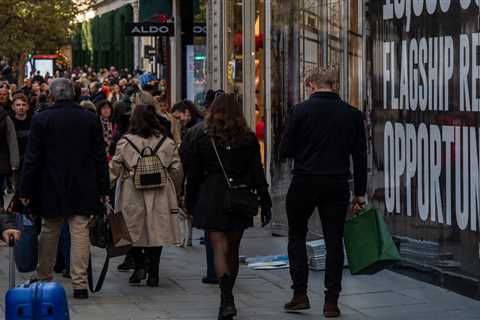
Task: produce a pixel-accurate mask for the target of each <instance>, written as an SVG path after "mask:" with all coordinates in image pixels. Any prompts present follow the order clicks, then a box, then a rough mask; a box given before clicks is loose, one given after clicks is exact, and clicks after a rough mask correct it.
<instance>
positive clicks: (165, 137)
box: [153, 136, 167, 154]
mask: <svg viewBox="0 0 480 320" xmlns="http://www.w3.org/2000/svg"><path fill="white" fill-rule="evenodd" d="M165 140H167V136H163V138H162V140H160V142H159V143H158V144H157V145H156V146H155V148H153V154H157V152H158V150H159V149H160V147H161V146H162V145H163V143H164V142H165Z"/></svg>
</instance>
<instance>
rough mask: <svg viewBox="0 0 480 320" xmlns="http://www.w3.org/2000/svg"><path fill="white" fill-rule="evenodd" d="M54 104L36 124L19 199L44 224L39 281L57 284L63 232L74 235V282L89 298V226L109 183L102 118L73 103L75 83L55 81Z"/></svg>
mask: <svg viewBox="0 0 480 320" xmlns="http://www.w3.org/2000/svg"><path fill="white" fill-rule="evenodd" d="M50 93H51V96H52V98H53V100H54V101H55V104H54V105H53V106H51V107H50V108H48V109H46V110H45V111H43V112H40V113H37V114H36V115H35V116H34V117H33V119H32V123H31V128H30V138H29V142H28V146H27V151H26V154H25V158H24V165H23V170H22V179H21V180H22V181H21V186H20V196H21V197H22V199H23V201H24V203H29V204H30V206H31V209H32V212H33V213H35V214H38V215H39V216H41V217H42V218H43V219H42V220H43V221H42V232H41V234H40V238H39V248H38V251H39V252H38V257H39V261H38V268H37V277H38V279H39V280H46V281H50V280H52V272H53V266H54V263H55V257H56V253H57V244H58V239H59V236H60V231H61V226H62V224H63V221H64V220H67V221H68V223H69V227H70V233H71V244H72V245H71V277H72V285H73V289H74V292H73V296H74V298H79V299H85V298H88V291H87V267H88V260H89V255H90V242H89V233H88V228H87V224H88V221H89V216H90V215H92V214H94V213H95V212H96V210H97V208H98V203H99V199H100V198H104V201H106V200H107V199H108V197H107V196H108V194H109V188H110V181H109V174H108V166H107V160H106V159H107V158H106V154H105V143H104V140H103V132H102V127H101V124H100V120H99V119H98V117H97V115H95V114H93V113H91V112H88V111H86V110H84V109H82V108H81V107H80V106H79V105H77V104H76V103H75V102H73V101H72V100H73V98H74V91H73V86H72V83H71V81H70V80H67V79H63V78H62V79H57V80H54V81H53V82H52V84H51V87H50Z"/></svg>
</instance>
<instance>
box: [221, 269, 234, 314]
mask: <svg viewBox="0 0 480 320" xmlns="http://www.w3.org/2000/svg"><path fill="white" fill-rule="evenodd" d="M233 281H234V280H233V278H232V276H230V275H228V274H224V275H223V276H221V277H220V278H219V279H218V283H219V285H220V291H221V302H220V309H219V311H218V320H227V319H232V318H233V317H234V316H236V315H237V308H236V307H235V299H234V297H233V292H232V290H233V283H234V282H233Z"/></svg>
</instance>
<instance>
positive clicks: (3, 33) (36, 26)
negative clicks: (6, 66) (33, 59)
mask: <svg viewBox="0 0 480 320" xmlns="http://www.w3.org/2000/svg"><path fill="white" fill-rule="evenodd" d="M85 5H88V4H87V0H0V8H1V9H0V43H1V45H0V57H1V56H5V57H8V58H9V59H10V60H11V61H12V62H22V61H21V57H22V54H23V55H24V54H27V53H30V52H33V53H52V52H56V49H57V48H58V47H60V46H62V45H64V44H66V43H68V41H69V38H70V36H71V35H72V31H73V23H72V22H73V21H74V19H75V16H76V15H77V14H78V13H79V10H81V9H82V8H85Z"/></svg>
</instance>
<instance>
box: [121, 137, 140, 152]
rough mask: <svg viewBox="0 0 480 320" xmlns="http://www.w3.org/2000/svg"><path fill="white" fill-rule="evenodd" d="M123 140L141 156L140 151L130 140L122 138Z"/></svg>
mask: <svg viewBox="0 0 480 320" xmlns="http://www.w3.org/2000/svg"><path fill="white" fill-rule="evenodd" d="M123 139H125V140H127V142H128V143H129V144H130V145H131V146H132V147H133V149H135V151H137V152H138V154H139V155H142V151H140V149H138V147H137V146H136V145H135V144H134V143H133V142H132V140H130V139H128V138H127V136H123Z"/></svg>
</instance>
